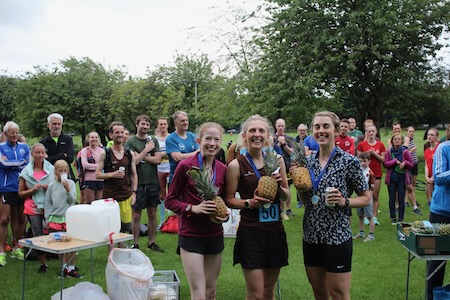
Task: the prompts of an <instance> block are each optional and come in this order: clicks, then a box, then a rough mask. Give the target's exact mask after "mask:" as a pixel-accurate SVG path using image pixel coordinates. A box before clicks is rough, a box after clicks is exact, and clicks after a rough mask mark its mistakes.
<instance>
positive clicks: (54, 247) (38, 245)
mask: <svg viewBox="0 0 450 300" xmlns="http://www.w3.org/2000/svg"><path fill="white" fill-rule="evenodd" d="M132 239H133V235H132V234H126V233H119V234H114V235H113V236H112V242H113V243H120V242H125V241H129V240H132ZM50 241H51V237H50V236H48V235H41V236H37V237H33V238H29V239H21V240H19V245H21V246H24V247H27V248H29V250H28V252H27V254H26V255H25V257H24V259H23V272H22V300H24V299H25V273H26V262H27V257H28V255H29V254H30V253H31V250H33V249H35V250H40V251H44V252H48V253H53V254H58V255H59V254H65V253H69V252H77V251H81V250H86V249H90V250H91V282H94V268H93V266H94V259H93V255H92V252H93V251H92V250H93V249H94V248H97V247H101V246H106V245H109V244H110V242H109V241H103V242H90V241H83V240H78V239H72V240H71V241H69V242H56V241H55V242H51V243H49V242H50ZM64 267H65V266H64V258H63V255H61V269H60V280H61V288H60V299H62V295H63V289H64Z"/></svg>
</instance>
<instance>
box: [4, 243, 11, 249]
mask: <svg viewBox="0 0 450 300" xmlns="http://www.w3.org/2000/svg"><path fill="white" fill-rule="evenodd" d="M4 247H5V248H4V249H5V251H11V250H12V247H11V246H10V245H9V244H8V242H6V243H5V246H4Z"/></svg>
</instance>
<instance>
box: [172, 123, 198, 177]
mask: <svg viewBox="0 0 450 300" xmlns="http://www.w3.org/2000/svg"><path fill="white" fill-rule="evenodd" d="M196 139H197V135H195V134H194V133H192V132H190V131H187V132H186V139H183V138H181V137H180V136H179V135H178V134H177V133H176V132H172V133H171V134H169V136H168V137H167V139H166V153H167V155H168V156H169V163H170V179H169V182H172V178H173V174H174V173H175V169H176V167H177V165H178V162H176V161H175V160H174V159H173V158H172V156H170V155H169V154H170V153H172V152H181V153H192V152H194V151H195V150H197V149H198V148H199V146H198V144H197V142H196Z"/></svg>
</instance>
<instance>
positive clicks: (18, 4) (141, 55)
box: [0, 0, 261, 76]
mask: <svg viewBox="0 0 450 300" xmlns="http://www.w3.org/2000/svg"><path fill="white" fill-rule="evenodd" d="M260 2H261V1H260V0H245V1H243V0H241V1H237V0H228V1H225V0H126V1H124V0H76V1H75V0H71V1H69V0H0V73H1V71H6V72H7V73H8V74H21V73H23V72H25V71H30V70H32V69H33V66H36V65H39V66H50V67H51V66H54V65H55V64H56V63H58V62H59V61H60V60H64V59H67V58H69V57H71V56H74V57H76V58H78V59H81V58H82V57H89V58H91V59H93V60H94V61H95V62H97V63H102V64H103V65H104V66H111V67H112V68H115V67H117V66H121V65H125V66H126V67H127V69H128V72H129V74H130V75H135V76H143V75H145V70H146V68H147V67H150V68H153V67H155V66H156V65H163V64H169V63H171V62H173V58H174V56H175V55H176V53H180V54H188V53H199V52H201V53H206V54H211V53H212V52H215V51H216V50H217V47H220V45H218V44H216V45H211V44H202V43H199V38H195V37H196V36H198V34H199V33H201V32H203V33H207V32H208V30H210V27H211V26H212V25H214V24H213V22H212V21H213V20H214V19H216V18H217V17H218V16H219V15H220V11H222V10H224V9H226V8H227V7H230V5H233V6H236V5H237V6H241V5H242V3H244V4H243V5H244V8H245V9H251V8H254V7H256V5H257V4H258V3H260ZM192 28H193V29H192Z"/></svg>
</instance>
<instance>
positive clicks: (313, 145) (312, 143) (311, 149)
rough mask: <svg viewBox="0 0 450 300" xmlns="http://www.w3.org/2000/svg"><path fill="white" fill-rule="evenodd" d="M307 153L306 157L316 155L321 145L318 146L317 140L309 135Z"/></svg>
mask: <svg viewBox="0 0 450 300" xmlns="http://www.w3.org/2000/svg"><path fill="white" fill-rule="evenodd" d="M304 144H305V153H306V156H310V155H314V154H316V153H317V151H319V144H317V142H316V140H315V139H314V137H313V136H312V135H308V136H307V137H306V138H305V140H304Z"/></svg>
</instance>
